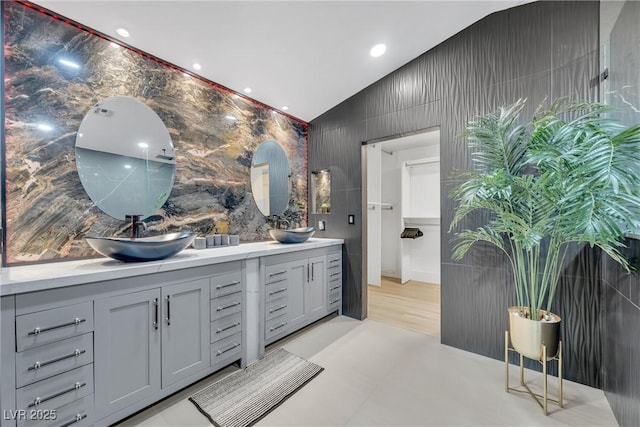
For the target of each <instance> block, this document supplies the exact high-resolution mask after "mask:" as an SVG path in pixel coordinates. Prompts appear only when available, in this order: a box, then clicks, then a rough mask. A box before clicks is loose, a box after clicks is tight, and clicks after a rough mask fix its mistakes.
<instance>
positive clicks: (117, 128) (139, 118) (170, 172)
mask: <svg viewBox="0 0 640 427" xmlns="http://www.w3.org/2000/svg"><path fill="white" fill-rule="evenodd" d="M75 155H76V168H77V170H78V175H79V176H80V182H81V183H82V186H83V187H84V189H85V191H86V193H87V195H88V196H89V197H90V198H91V200H92V201H93V202H94V203H95V204H96V205H97V206H98V207H99V208H100V209H101V210H102V211H103V212H105V213H106V214H108V215H110V216H112V217H114V218H117V219H121V220H125V219H126V215H141V216H142V217H143V218H145V217H147V216H149V215H152V214H153V213H155V212H156V211H157V210H158V209H160V208H161V207H162V205H164V203H165V202H166V201H167V199H168V198H169V194H170V193H171V188H172V187H173V183H174V180H175V172H176V161H175V152H174V148H173V143H172V141H171V136H170V135H169V131H168V130H167V128H166V126H165V125H164V123H163V122H162V119H160V117H159V116H158V115H157V114H156V112H155V111H153V109H151V107H149V106H148V105H146V104H145V103H143V102H141V101H139V100H137V99H135V98H131V97H127V96H115V97H110V98H106V99H104V100H102V101H101V102H99V103H98V104H96V105H94V106H93V107H91V109H90V110H89V112H87V114H86V115H85V117H84V119H83V120H82V123H81V124H80V127H79V128H78V133H77V135H76V145H75Z"/></svg>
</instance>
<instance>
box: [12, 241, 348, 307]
mask: <svg viewBox="0 0 640 427" xmlns="http://www.w3.org/2000/svg"><path fill="white" fill-rule="evenodd" d="M342 243H344V240H342V239H314V238H311V239H309V240H308V241H306V242H304V243H295V244H282V243H278V242H276V241H266V242H251V243H241V244H240V245H239V246H227V247H218V248H211V249H200V250H196V249H185V250H183V251H182V252H180V253H179V254H177V255H174V256H173V257H171V258H167V259H164V260H160V261H149V262H129V263H125V262H120V261H116V260H112V259H110V258H95V259H85V260H78V261H61V262H51V263H46V264H35V265H24V266H18V267H4V268H3V269H2V274H0V296H5V295H15V294H21V293H26V292H35V291H41V290H46V289H54V288H60V287H64V286H73V285H81V284H84V283H91V282H100V281H103V280H112V279H120V278H123V277H131V276H142V275H145V274H152V273H160V272H165V271H172V270H180V269H183V268H191V267H199V266H204V265H211V264H219V263H222V262H229V261H238V260H244V259H250V258H258V257H262V256H269V255H277V254H284V253H289V252H296V251H301V250H306V249H315V248H323V247H327V246H333V245H339V244H342Z"/></svg>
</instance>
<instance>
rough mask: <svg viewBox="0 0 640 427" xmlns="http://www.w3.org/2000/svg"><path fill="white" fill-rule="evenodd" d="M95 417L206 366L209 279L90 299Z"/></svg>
mask: <svg viewBox="0 0 640 427" xmlns="http://www.w3.org/2000/svg"><path fill="white" fill-rule="evenodd" d="M95 316H96V319H95V323H96V331H95V334H96V337H97V338H96V344H95V346H96V348H95V350H96V357H95V363H96V366H97V369H96V414H97V418H98V419H99V418H101V417H102V416H106V415H108V414H111V413H113V412H114V411H117V410H119V409H122V408H125V407H127V406H129V405H130V404H132V403H135V402H137V401H139V400H141V399H144V398H146V397H150V396H152V395H153V394H155V393H156V392H158V391H159V390H160V389H161V388H166V387H168V386H170V385H172V384H174V383H176V382H177V381H180V380H182V379H184V378H186V377H189V376H191V375H193V374H195V373H197V372H199V371H201V370H203V369H206V368H208V367H209V366H210V357H209V279H208V278H203V279H198V280H192V281H188V282H182V283H177V284H172V285H167V286H163V287H162V288H156V289H150V290H147V291H141V292H134V293H130V294H125V295H118V296H114V297H111V298H105V299H102V300H96V301H95Z"/></svg>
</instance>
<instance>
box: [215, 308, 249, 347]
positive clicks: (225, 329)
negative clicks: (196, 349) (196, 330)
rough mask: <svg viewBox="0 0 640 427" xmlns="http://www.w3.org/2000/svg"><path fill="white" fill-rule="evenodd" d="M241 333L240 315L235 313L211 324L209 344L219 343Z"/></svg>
mask: <svg viewBox="0 0 640 427" xmlns="http://www.w3.org/2000/svg"><path fill="white" fill-rule="evenodd" d="M240 331H242V313H235V314H232V315H231V316H226V317H223V318H221V319H218V320H216V321H214V322H211V342H216V341H220V340H221V339H224V338H227V337H229V336H231V335H233V334H235V333H237V332H240Z"/></svg>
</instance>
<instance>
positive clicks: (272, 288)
mask: <svg viewBox="0 0 640 427" xmlns="http://www.w3.org/2000/svg"><path fill="white" fill-rule="evenodd" d="M288 289H289V282H288V281H287V280H285V281H282V282H275V283H271V284H269V285H266V286H265V287H264V297H265V301H267V302H268V301H273V300H275V299H279V298H282V297H286V296H287V290H288Z"/></svg>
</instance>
